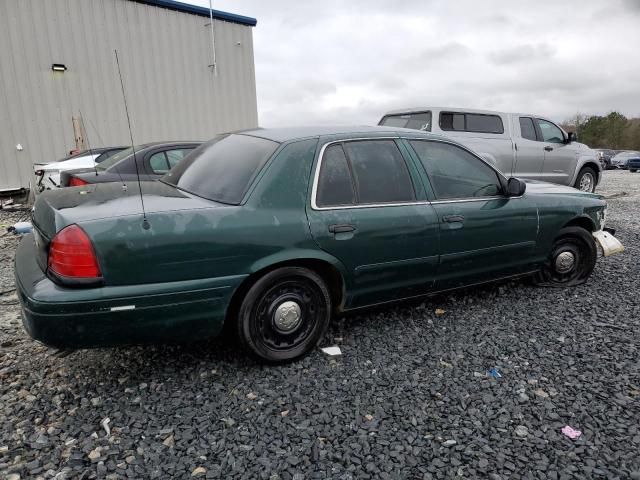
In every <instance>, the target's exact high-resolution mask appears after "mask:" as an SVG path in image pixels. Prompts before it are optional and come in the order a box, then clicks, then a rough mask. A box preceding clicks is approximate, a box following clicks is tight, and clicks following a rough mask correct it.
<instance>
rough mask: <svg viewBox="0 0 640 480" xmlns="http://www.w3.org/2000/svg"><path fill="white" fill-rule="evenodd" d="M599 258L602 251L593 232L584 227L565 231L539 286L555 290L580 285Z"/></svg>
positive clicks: (555, 242)
mask: <svg viewBox="0 0 640 480" xmlns="http://www.w3.org/2000/svg"><path fill="white" fill-rule="evenodd" d="M597 258H598V248H597V247H596V241H595V239H594V238H593V235H592V234H591V232H588V231H587V230H585V229H584V228H581V227H565V228H562V229H561V230H560V231H559V232H558V237H557V238H556V240H555V241H554V243H553V246H552V247H551V252H550V253H549V258H548V261H547V263H546V264H545V266H544V267H543V268H542V270H541V271H540V272H539V273H538V275H537V276H536V283H537V284H538V285H543V286H552V287H570V286H575V285H580V284H582V283H584V282H586V281H587V279H588V278H589V276H590V275H591V272H593V269H594V267H595V265H596V260H597Z"/></svg>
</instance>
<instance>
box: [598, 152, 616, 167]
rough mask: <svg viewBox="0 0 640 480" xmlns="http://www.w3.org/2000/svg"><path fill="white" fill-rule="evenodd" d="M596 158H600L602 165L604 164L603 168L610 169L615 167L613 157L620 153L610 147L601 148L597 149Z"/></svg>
mask: <svg viewBox="0 0 640 480" xmlns="http://www.w3.org/2000/svg"><path fill="white" fill-rule="evenodd" d="M595 152H596V158H597V159H598V160H600V165H601V166H602V169H603V170H609V169H611V168H613V167H612V166H611V159H612V158H613V157H614V156H615V155H616V154H617V153H618V152H616V151H615V150H610V149H607V148H605V149H601V150H596V151H595Z"/></svg>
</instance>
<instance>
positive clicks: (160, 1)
mask: <svg viewBox="0 0 640 480" xmlns="http://www.w3.org/2000/svg"><path fill="white" fill-rule="evenodd" d="M133 1H135V2H140V3H146V4H149V5H155V6H156V7H164V8H169V9H171V10H177V11H178V12H186V13H193V14H194V15H200V16H201V17H207V18H209V9H208V8H205V7H198V6H197V5H190V4H188V3H182V2H176V1H174V0H133ZM213 18H215V19H217V20H226V21H227V22H233V23H239V24H241V25H248V26H250V27H255V26H256V24H257V23H258V21H257V20H256V19H255V18H251V17H245V16H244V15H236V14H235V13H229V12H223V11H221V10H214V11H213Z"/></svg>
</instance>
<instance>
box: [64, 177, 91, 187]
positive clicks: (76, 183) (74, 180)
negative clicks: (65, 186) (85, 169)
mask: <svg viewBox="0 0 640 480" xmlns="http://www.w3.org/2000/svg"><path fill="white" fill-rule="evenodd" d="M82 185H89V182H87V181H85V180H82V179H81V178H78V177H71V178H69V186H70V187H81V186H82Z"/></svg>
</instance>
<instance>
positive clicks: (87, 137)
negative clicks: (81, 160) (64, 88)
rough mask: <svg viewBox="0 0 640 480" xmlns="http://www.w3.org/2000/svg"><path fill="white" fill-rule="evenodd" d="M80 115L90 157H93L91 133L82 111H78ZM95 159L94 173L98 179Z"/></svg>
mask: <svg viewBox="0 0 640 480" xmlns="http://www.w3.org/2000/svg"><path fill="white" fill-rule="evenodd" d="M78 113H80V122H81V123H82V131H83V132H84V138H85V140H86V141H87V147H89V155H90V156H93V152H92V151H91V142H90V141H89V132H87V127H85V126H84V117H83V116H82V111H80V110H78ZM97 165H98V164H97V163H96V160H95V158H94V159H93V171H94V172H96V177H97V176H98V167H97Z"/></svg>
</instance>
